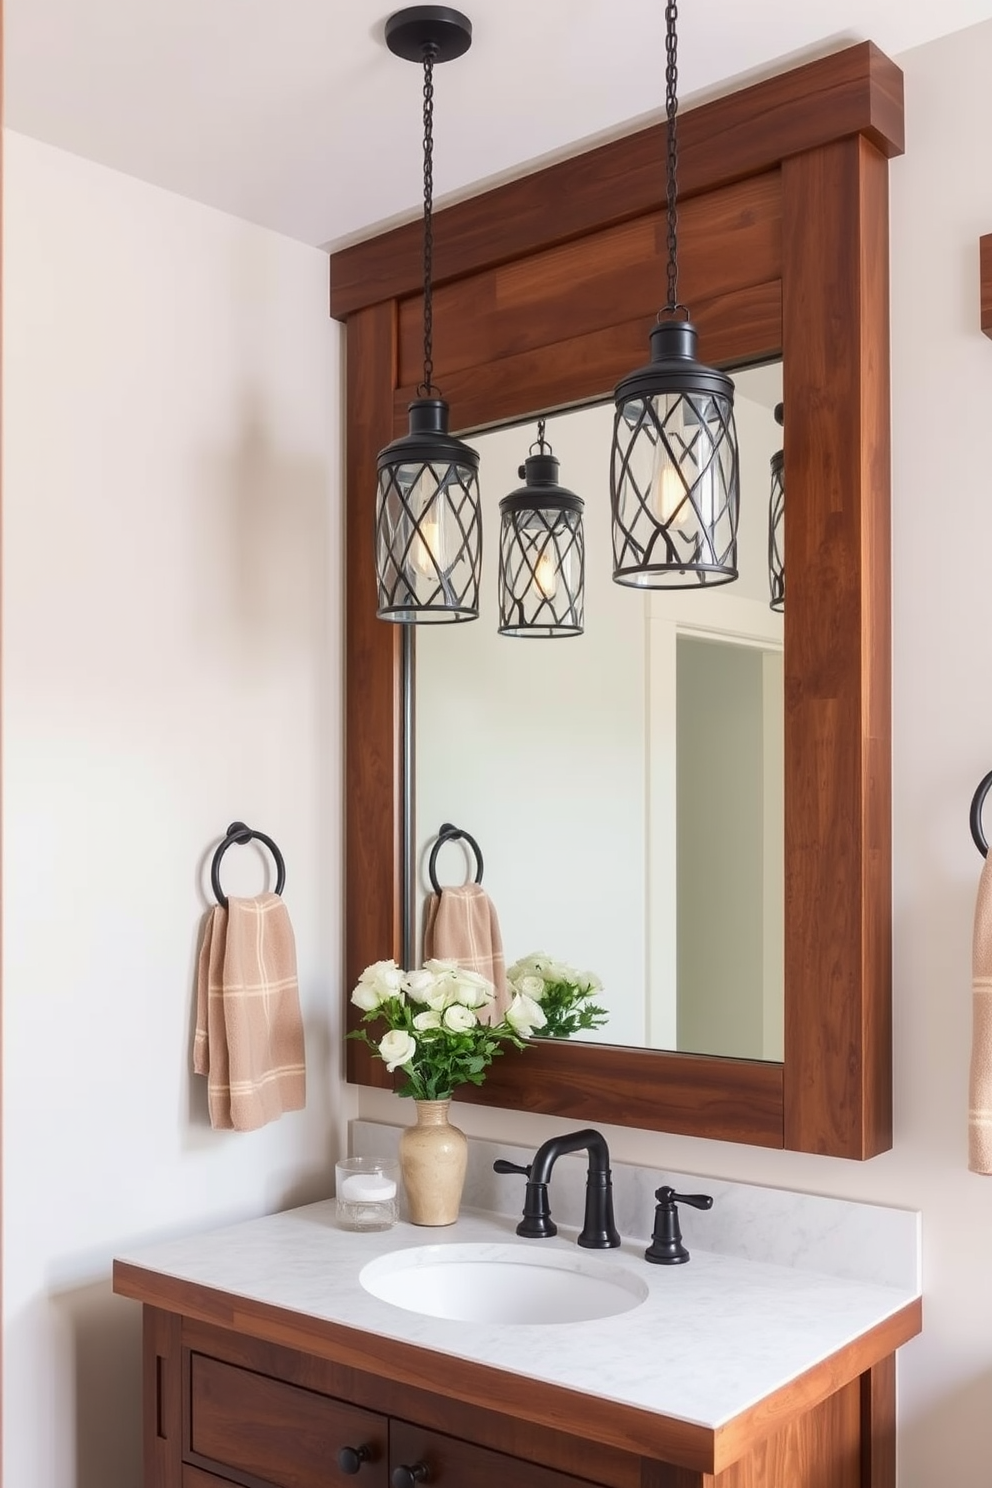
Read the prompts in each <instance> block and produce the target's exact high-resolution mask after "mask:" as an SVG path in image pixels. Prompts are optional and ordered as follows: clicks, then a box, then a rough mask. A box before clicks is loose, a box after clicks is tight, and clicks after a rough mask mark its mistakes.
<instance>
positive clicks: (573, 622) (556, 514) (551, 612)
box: [499, 419, 586, 639]
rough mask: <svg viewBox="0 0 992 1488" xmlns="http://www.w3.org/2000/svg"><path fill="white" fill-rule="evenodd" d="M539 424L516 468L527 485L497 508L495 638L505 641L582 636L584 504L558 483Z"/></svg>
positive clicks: (543, 422) (578, 497) (541, 427)
mask: <svg viewBox="0 0 992 1488" xmlns="http://www.w3.org/2000/svg"><path fill="white" fill-rule="evenodd" d="M544 427H545V421H544V419H539V420H538V425H537V439H536V440H535V442H534V443H533V444H532V445H531V447H530V451H529V453H528V456H527V459H526V460H525V461H524V463H523V465H521V467H520V472H519V473H520V477H521V479H523V480H526V482H527V483H526V485H525V486H522V487H521V489H520V490H518V491H512V492H511V493H510V495H509V496H504V497H503V499H502V500H501V501H500V504H499V509H500V539H499V633H500V635H505V636H522V637H526V636H537V637H542V638H546V639H553V638H554V637H556V636H574V635H581V634H582V627H583V611H584V606H585V568H586V555H585V536H584V534H583V530H582V510H583V506H584V502H583V500H582V498H581V496H576V495H575V493H574V491H566V490H565V488H564V486H560V485H559V484H558V461H557V460H556V459H555V457H554V455H553V454H552V452H551V446H550V444H548V443H547V441H546V440H545V438H544ZM535 451H536V453H535Z"/></svg>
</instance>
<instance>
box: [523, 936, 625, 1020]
mask: <svg viewBox="0 0 992 1488" xmlns="http://www.w3.org/2000/svg"><path fill="white" fill-rule="evenodd" d="M506 980H507V982H508V984H509V986H510V988H511V989H512V991H513V993H514V1000H515V1001H516V1000H517V999H524V1000H526V1002H527V1003H530V1004H533V1005H534V1006H535V1008H536V1010H537V1011H538V1012H539V1013H540V1014H541V1015H542V1016H541V1019H540V1021H538V1020H537V1019H535V1020H534V1025H533V1028H532V1030H531V1032H532V1036H533V1037H534V1038H568V1036H569V1035H570V1034H572V1033H576V1032H578V1030H579V1029H580V1028H600V1027H601V1026H602V1025H603V1024H604V1023H605V1022H606V1021H607V1019H608V1018H609V1013H608V1012H607V1011H606V1009H605V1008H602V1007H598V1006H597V1005H596V1003H594V1002H591V1001H590V998H592V997H594V996H595V994H596V993H597V992H601V991H602V989H603V984H602V982H601V981H600V980H599V977H597V976H594V975H593V973H592V972H591V971H576V969H575V967H574V966H566V965H565V963H564V962H563V961H552V959H551V957H550V956H546V955H545V954H544V952H543V951H534V952H533V953H532V954H531V955H529V956H524V958H523V960H521V961H516V962H514V964H513V965H512V966H511V967H510V969H509V970H508V971H507V973H506Z"/></svg>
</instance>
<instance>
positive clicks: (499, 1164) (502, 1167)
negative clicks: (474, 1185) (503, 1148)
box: [493, 1157, 530, 1178]
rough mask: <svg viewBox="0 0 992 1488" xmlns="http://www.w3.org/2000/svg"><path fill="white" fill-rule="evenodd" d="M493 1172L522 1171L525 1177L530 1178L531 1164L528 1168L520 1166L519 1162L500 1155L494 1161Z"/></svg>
mask: <svg viewBox="0 0 992 1488" xmlns="http://www.w3.org/2000/svg"><path fill="white" fill-rule="evenodd" d="M493 1172H494V1173H521V1174H522V1175H523V1177H524V1178H529V1177H530V1166H529V1165H528V1166H527V1167H526V1168H523V1167H521V1166H520V1164H519V1163H511V1162H507V1160H506V1158H505V1157H498V1158H497V1159H496V1161H495V1162H494V1163H493Z"/></svg>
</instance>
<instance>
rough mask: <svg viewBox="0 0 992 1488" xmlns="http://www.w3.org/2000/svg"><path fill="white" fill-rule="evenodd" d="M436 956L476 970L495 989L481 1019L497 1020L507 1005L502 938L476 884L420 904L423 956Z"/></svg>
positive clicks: (490, 906) (492, 910) (486, 899)
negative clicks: (422, 927) (484, 1015)
mask: <svg viewBox="0 0 992 1488" xmlns="http://www.w3.org/2000/svg"><path fill="white" fill-rule="evenodd" d="M434 956H436V957H438V959H439V960H443V961H457V962H458V965H459V966H463V967H464V968H465V970H466V971H477V972H478V973H479V975H480V976H484V977H486V978H487V980H488V981H490V982H492V984H493V986H494V987H495V989H496V998H495V1002H494V1006H493V1010H492V1012H491V1013H489V1014H488V1015H487V1016H486V1017H485V1018H483V1019H482V1021H483V1022H491V1023H499V1022H500V1020H501V1019H502V1017H503V1015H504V1013H505V1012H506V1010H507V1008H508V1007H509V1005H510V999H509V996H508V994H507V990H506V963H505V962H504V960H503V939H502V936H501V935H500V932H499V920H498V919H497V918H496V909H495V907H494V905H493V902H492V900H491V899H490V897H489V895H488V894H487V893H486V891H485V889H483V888H482V887H481V885H480V884H476V883H467V884H460V885H459V886H458V887H457V888H453V889H442V890H441V893H440V895H438V894H429V895H428V897H427V901H426V903H425V905H424V960H425V961H429V960H431V958H432V957H434Z"/></svg>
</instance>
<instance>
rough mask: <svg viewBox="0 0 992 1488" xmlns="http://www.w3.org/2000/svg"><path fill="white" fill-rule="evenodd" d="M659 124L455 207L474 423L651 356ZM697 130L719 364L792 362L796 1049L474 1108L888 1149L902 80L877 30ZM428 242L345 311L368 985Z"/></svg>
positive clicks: (381, 912)
mask: <svg viewBox="0 0 992 1488" xmlns="http://www.w3.org/2000/svg"><path fill="white" fill-rule="evenodd" d="M664 128H665V126H664V124H661V125H655V126H652V127H650V128H648V129H643V130H640V131H638V132H637V133H635V134H632V135H628V136H627V137H625V138H623V139H618V140H615V141H613V142H611V143H609V144H606V145H603V146H600V147H597V148H596V149H593V150H590V151H587V152H585V153H584V154H581V155H577V156H574V157H573V158H571V159H568V160H565V161H563V162H561V163H560V164H557V165H553V166H550V167H548V168H546V169H543V170H540V171H537V172H535V173H533V174H531V175H528V176H525V177H523V178H522V179H519V180H516V181H513V182H511V183H509V184H507V185H503V186H500V187H498V188H495V189H493V190H490V191H485V192H482V193H481V194H479V195H477V196H474V197H472V198H470V199H469V200H467V201H464V202H461V203H459V204H458V205H456V206H452V207H449V208H447V209H446V210H444V211H441V212H438V213H436V214H435V218H434V228H435V249H434V269H435V294H434V367H435V376H436V379H437V382H438V385H439V386H440V387H441V389H442V390H443V393H444V396H445V397H446V398H447V400H448V402H449V403H450V405H451V414H452V418H451V426H452V429H453V430H458V431H460V432H462V433H464V432H465V431H471V430H478V429H480V428H482V427H485V426H489V425H496V424H503V423H509V422H514V421H517V420H520V419H522V418H523V417H525V416H531V417H533V416H534V415H535V414H537V413H539V412H541V411H550V410H552V409H556V408H560V407H563V406H567V405H578V404H582V403H589V402H594V401H599V400H603V399H605V398H608V397H610V396H611V394H612V390H613V387H614V384H615V383H616V381H617V380H618V379H619V378H620V377H621V376H623V375H624V374H625V373H627V372H629V371H630V370H631V369H632V368H633V367H636V366H639V365H641V364H642V363H643V362H645V361H646V360H647V351H648V332H649V330H650V327H651V324H652V323H653V319H654V315H655V312H656V310H657V308H658V305H659V304H660V303H661V302H662V300H663V298H664V283H663V280H664V273H663V266H664V254H665V220H664V189H665V180H664V175H665V172H664V158H665V150H664ZM679 130H680V149H679V183H680V197H681V202H680V232H679V262H680V269H681V278H680V285H679V289H680V298H682V299H683V300H685V301H686V303H688V304H689V305H690V307H691V309H692V312H693V319H694V321H695V322H696V324H697V325H698V327H699V332H700V355H701V356H702V358H703V359H704V360H706V361H709V362H712V363H717V364H719V365H721V366H725V367H730V368H733V367H735V366H736V367H740V366H743V365H746V364H749V363H756V362H761V361H766V360H769V359H771V358H774V357H778V356H782V358H783V363H784V366H783V377H784V401H785V408H786V410H787V420H786V427H785V442H784V447H785V478H786V488H787V492H788V503H789V505H788V521H787V523H786V544H787V547H786V566H787V570H788V572H789V575H790V588H789V592H788V601H787V604H786V609H785V780H786V801H785V883H786V888H785V897H786V905H785V910H786V913H785V922H786V944H785V1059H784V1061H783V1063H781V1064H766V1063H758V1062H753V1061H748V1060H737V1059H725V1058H714V1057H709V1056H704V1055H694V1054H679V1053H670V1052H660V1051H656V1050H645V1049H625V1048H617V1047H611V1046H605V1045H592V1044H585V1043H582V1044H577V1043H555V1042H552V1041H546V1042H540V1041H538V1042H536V1043H534V1044H532V1045H531V1047H529V1048H528V1049H527V1050H526V1051H525V1052H523V1053H520V1054H517V1053H511V1054H508V1055H506V1056H504V1058H502V1059H501V1060H499V1061H498V1062H497V1064H496V1065H494V1066H493V1067H492V1069H491V1070H490V1071H489V1073H488V1075H487V1079H486V1083H485V1085H484V1086H483V1087H482V1088H481V1090H479V1091H474V1090H472V1089H471V1088H470V1087H465V1089H464V1090H459V1092H458V1095H459V1099H462V1098H463V1096H464V1097H465V1098H470V1099H477V1100H478V1101H479V1102H481V1103H483V1104H485V1105H492V1106H509V1107H513V1108H516V1109H522V1110H534V1111H541V1112H546V1113H549V1114H555V1115H560V1116H569V1117H574V1118H575V1119H577V1120H580V1121H583V1122H588V1121H598V1122H610V1123H614V1124H618V1125H625V1126H636V1127H640V1128H644V1129H646V1130H655V1131H670V1132H678V1133H684V1134H689V1135H695V1136H701V1137H713V1138H722V1139H724V1140H728V1141H737V1142H749V1143H755V1144H759V1145H761V1146H766V1147H787V1148H793V1149H796V1150H800V1151H806V1152H821V1153H830V1154H834V1155H837V1156H843V1157H850V1158H859V1159H860V1158H866V1157H870V1156H872V1155H873V1154H875V1153H877V1152H881V1151H884V1150H885V1149H886V1148H888V1147H889V1146H891V1140H892V1132H891V1127H892V1114H891V1113H892V1078H891V1045H892V1019H891V884H890V877H891V874H890V835H891V832H890V822H891V811H890V790H891V781H890V712H891V710H890V650H891V643H890V578H889V567H890V554H889V481H890V449H889V437H890V436H889V320H888V315H889V311H888V304H889V269H888V265H889V251H888V249H889V245H888V163H887V162H888V159H889V158H890V157H892V156H894V155H897V154H899V153H901V151H902V148H903V98H902V74H901V73H900V71H899V69H898V68H897V67H896V66H895V65H894V64H893V63H892V62H891V61H890V60H889V59H888V58H886V57H885V56H884V55H883V54H882V53H881V52H879V51H878V49H877V48H876V47H875V46H874V45H872V44H871V43H868V42H866V43H863V44H861V45H858V46H854V47H850V48H848V49H846V50H844V51H841V52H838V53H835V54H834V55H832V56H828V57H824V58H822V59H819V60H817V61H815V62H812V63H809V64H807V65H804V66H802V67H799V68H796V69H794V70H793V71H791V72H787V73H784V74H782V75H780V76H778V77H774V78H771V79H770V80H768V81H766V82H761V83H758V84H756V85H754V86H752V87H749V88H746V89H744V90H742V91H740V92H737V93H733V94H730V95H729V96H727V97H724V98H720V99H717V100H716V101H715V102H712V103H708V104H705V105H703V106H701V107H699V108H696V109H693V110H690V111H688V112H686V113H685V114H683V115H682V116H681V117H680V124H679ZM421 251H422V250H421V225H420V223H419V222H416V223H410V224H408V225H406V226H404V227H401V228H398V229H396V230H394V231H390V232H387V233H383V234H381V235H379V236H377V237H374V238H371V239H369V240H368V241H366V242H363V243H359V244H357V245H355V246H353V247H350V248H347V249H344V250H342V251H341V252H338V253H335V254H333V255H332V257H331V313H332V315H334V316H335V317H336V318H338V319H339V320H342V321H344V322H345V323H346V325H347V419H346V432H347V548H346V562H347V681H346V708H347V715H346V725H345V727H346V755H345V787H346V849H345V851H346V869H345V882H346V885H347V905H346V916H345V924H346V932H345V933H346V977H347V989H346V995H347V991H350V989H351V987H353V986H354V984H355V982H356V981H357V979H358V976H359V974H360V972H361V970H362V968H363V967H364V966H366V965H367V964H369V963H370V962H372V961H377V960H380V959H382V958H388V957H389V956H395V957H396V959H397V960H398V961H401V957H402V951H401V944H402V939H401V935H402V930H401V926H402V915H403V903H402V889H403V881H404V879H403V871H402V855H403V842H402V840H401V839H402V836H403V832H402V815H403V813H402V805H403V796H402V789H403V780H402V760H403V748H402V745H403V730H404V727H405V726H408V725H409V719H408V718H406V717H405V714H404V707H403V690H402V685H401V684H402V676H403V666H404V650H405V649H410V650H411V651H412V646H411V644H410V639H409V636H408V635H405V632H407V631H408V629H409V628H408V627H403V626H399V625H392V624H388V623H386V622H383V621H380V620H378V619H377V618H376V614H375V610H376V593H375V565H374V556H373V512H374V502H375V489H376V455H377V452H378V450H379V449H380V448H381V447H382V446H383V445H385V444H387V443H388V442H389V441H390V440H391V439H393V438H395V437H396V435H397V434H398V433H400V432H402V431H403V430H405V428H406V405H407V403H408V401H409V399H410V398H411V397H412V396H413V395H414V387H415V385H416V383H417V382H418V381H419V378H420V362H421V347H422V331H421V293H422V264H421ZM603 499H604V500H608V451H606V450H604V452H603ZM489 540H490V541H492V540H493V539H492V536H491V535H490V538H489ZM800 574H801V575H802V577H801V580H797V578H796V577H795V576H798V575H800ZM700 603H701V604H704V603H705V596H701V597H700ZM479 623H481V624H487V623H491V624H495V615H493V616H489V617H483V618H482V619H481V620H480V622H479ZM508 644H511V643H508ZM348 1011H349V1026H354V1024H355V1020H356V1015H357V1010H356V1009H355V1008H353V1007H352V1006H351V1004H350V1003H349V1004H348ZM347 1052H348V1064H347V1074H348V1079H349V1080H351V1081H354V1082H357V1083H359V1084H364V1085H374V1086H380V1087H387V1088H388V1087H389V1086H390V1085H391V1083H392V1082H391V1077H390V1076H389V1075H387V1073H386V1071H385V1068H384V1066H383V1065H382V1063H381V1061H379V1060H377V1059H374V1058H373V1057H371V1055H370V1053H369V1051H368V1050H367V1049H366V1048H365V1047H364V1046H363V1045H361V1044H356V1043H354V1042H351V1043H349V1044H348V1045H347Z"/></svg>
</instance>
